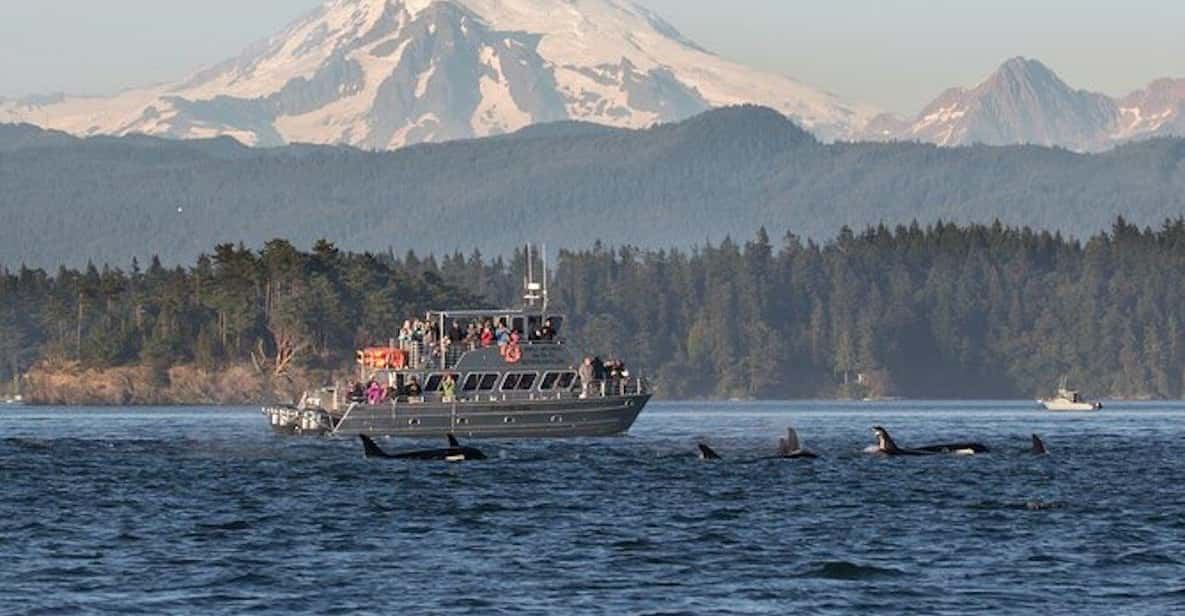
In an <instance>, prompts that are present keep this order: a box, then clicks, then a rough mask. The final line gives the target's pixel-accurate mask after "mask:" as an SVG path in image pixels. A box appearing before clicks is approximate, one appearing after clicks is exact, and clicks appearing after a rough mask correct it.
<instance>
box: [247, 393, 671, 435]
mask: <svg viewBox="0 0 1185 616" xmlns="http://www.w3.org/2000/svg"><path fill="white" fill-rule="evenodd" d="M649 400H650V394H649V393H642V394H632V395H622V396H605V397H600V396H598V397H589V398H565V399H559V400H557V399H534V400H487V401H475V400H467V401H456V402H448V403H443V402H439V401H436V402H422V403H416V402H397V403H389V402H388V403H383V404H377V405H366V404H355V405H351V406H350V407H349V408H348V409H346V411H345V412H344V413H343V414H342V415H341V416H340V417H337V416H334V415H333V414H331V413H329V412H327V411H320V410H315V411H297V410H296V409H290V408H265V409H264V410H263V412H264V414H265V415H269V416H270V417H271V422H270V423H271V425H272V428H273V429H274V430H275V431H276V432H279V433H282V434H341V435H346V436H354V435H357V434H366V435H368V436H396V437H411V438H430V437H443V436H445V435H446V434H454V435H456V436H458V437H464V438H524V437H538V438H564V437H582V436H613V435H617V434H623V433H625V432H628V431H629V429H630V427H631V426H633V424H634V421H635V420H636V419H637V418H638V415H639V414H640V413H641V412H642V409H643V407H645V406H646V403H647V402H648V401H649ZM285 418H289V419H285ZM293 418H295V419H293Z"/></svg>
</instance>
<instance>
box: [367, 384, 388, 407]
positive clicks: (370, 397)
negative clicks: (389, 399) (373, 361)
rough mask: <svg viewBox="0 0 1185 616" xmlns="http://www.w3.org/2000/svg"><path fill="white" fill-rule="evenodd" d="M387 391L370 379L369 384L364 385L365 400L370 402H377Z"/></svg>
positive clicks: (380, 400) (381, 399)
mask: <svg viewBox="0 0 1185 616" xmlns="http://www.w3.org/2000/svg"><path fill="white" fill-rule="evenodd" d="M386 392H387V390H386V389H384V388H383V386H382V385H379V382H378V381H375V380H373V379H372V380H371V381H370V385H368V386H367V387H366V400H367V402H370V403H371V404H378V403H380V402H382V401H383V394H385V393H386Z"/></svg>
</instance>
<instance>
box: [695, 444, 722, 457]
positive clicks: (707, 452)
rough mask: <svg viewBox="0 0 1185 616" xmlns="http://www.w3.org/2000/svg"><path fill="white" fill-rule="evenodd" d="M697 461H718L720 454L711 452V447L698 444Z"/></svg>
mask: <svg viewBox="0 0 1185 616" xmlns="http://www.w3.org/2000/svg"><path fill="white" fill-rule="evenodd" d="M699 459H700V460H719V459H720V454H718V453H716V452H715V451H713V450H712V448H711V447H708V446H707V445H705V444H703V443H700V444H699Z"/></svg>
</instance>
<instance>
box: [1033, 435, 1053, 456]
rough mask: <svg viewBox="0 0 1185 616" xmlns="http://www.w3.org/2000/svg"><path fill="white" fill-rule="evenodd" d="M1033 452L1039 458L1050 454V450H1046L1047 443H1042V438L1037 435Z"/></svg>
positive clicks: (1034, 439)
mask: <svg viewBox="0 0 1185 616" xmlns="http://www.w3.org/2000/svg"><path fill="white" fill-rule="evenodd" d="M1031 451H1032V453H1033V454H1034V455H1038V456H1040V455H1045V454H1047V453H1049V450H1047V449H1045V443H1043V442H1041V437H1039V436H1037V435H1036V434H1034V435H1033V449H1032V450H1031Z"/></svg>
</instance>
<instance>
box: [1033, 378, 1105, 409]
mask: <svg viewBox="0 0 1185 616" xmlns="http://www.w3.org/2000/svg"><path fill="white" fill-rule="evenodd" d="M1037 402H1039V403H1040V404H1041V406H1043V407H1045V409H1046V410H1049V411H1097V410H1099V409H1101V408H1103V403H1101V402H1089V401H1087V400H1084V399H1083V398H1082V396H1081V395H1079V393H1078V391H1077V390H1074V389H1070V388H1069V387H1067V386H1066V378H1065V377H1062V380H1061V382H1060V383H1059V384H1058V387H1057V395H1056V396H1053V397H1052V398H1042V399H1040V400H1038V401H1037Z"/></svg>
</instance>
